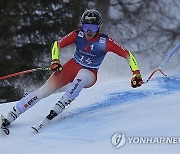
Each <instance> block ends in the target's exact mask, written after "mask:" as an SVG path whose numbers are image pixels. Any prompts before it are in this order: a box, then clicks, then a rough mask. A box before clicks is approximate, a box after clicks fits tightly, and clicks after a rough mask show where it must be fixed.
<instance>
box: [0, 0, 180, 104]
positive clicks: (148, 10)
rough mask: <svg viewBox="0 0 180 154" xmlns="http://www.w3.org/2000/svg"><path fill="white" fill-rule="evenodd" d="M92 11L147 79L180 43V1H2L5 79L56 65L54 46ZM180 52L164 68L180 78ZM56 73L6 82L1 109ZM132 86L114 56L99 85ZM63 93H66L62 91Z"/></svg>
mask: <svg viewBox="0 0 180 154" xmlns="http://www.w3.org/2000/svg"><path fill="white" fill-rule="evenodd" d="M87 9H97V10H98V11H99V12H100V13H101V14H102V19H103V27H102V32H103V33H106V34H108V35H109V36H110V37H112V38H114V39H115V40H116V41H117V42H119V43H120V44H121V45H122V46H124V47H125V48H127V49H128V50H131V51H132V52H133V53H134V55H135V56H136V58H137V60H138V62H139V66H140V69H141V72H142V75H143V77H144V79H146V78H147V77H148V75H149V74H150V73H151V72H152V70H153V69H155V68H157V67H158V66H159V65H160V63H161V62H162V61H163V60H164V59H165V57H166V54H168V52H170V51H171V50H172V49H173V48H174V47H175V46H176V45H177V44H178V43H180V1H179V0H161V1H159V0H26V1H23V0H16V1H14V0H8V1H7V0H0V76H4V75H8V74H11V73H15V72H18V71H23V70H27V69H32V68H36V67H47V66H49V64H50V61H51V44H52V42H54V41H55V40H59V39H61V38H62V37H63V36H64V35H66V34H68V33H69V32H71V31H73V30H75V29H78V28H80V23H79V21H80V17H81V15H82V13H83V12H84V11H85V10H87ZM74 50H75V47H74V45H70V46H68V47H67V48H64V49H62V50H61V57H60V60H61V62H62V64H64V63H65V62H67V60H68V59H70V58H71V57H72V55H73V53H74ZM179 59H180V53H179V52H178V53H177V54H176V55H175V56H173V57H172V59H171V60H170V61H169V62H168V64H167V65H166V66H165V67H164V70H165V71H166V73H176V74H177V73H179V72H180V65H179ZM50 74H51V72H48V71H43V72H34V73H29V74H26V75H23V76H19V77H14V78H11V79H7V80H1V81H0V103H5V102H9V101H15V100H19V99H20V98H21V97H23V95H24V94H25V93H26V92H27V93H29V92H31V91H33V90H35V89H37V88H38V87H40V86H42V85H43V84H44V83H45V82H46V80H47V79H48V77H49V75H50ZM124 79H126V80H130V79H131V71H130V69H129V66H128V63H127V61H125V60H124V59H122V58H119V57H118V56H117V55H115V54H108V55H107V56H106V58H105V60H104V62H103V64H102V66H101V67H100V71H99V77H98V83H105V82H109V81H114V80H124ZM62 90H63V89H62Z"/></svg>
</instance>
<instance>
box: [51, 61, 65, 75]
mask: <svg viewBox="0 0 180 154" xmlns="http://www.w3.org/2000/svg"><path fill="white" fill-rule="evenodd" d="M50 68H51V70H52V71H53V72H54V74H55V75H57V74H59V73H60V72H61V71H62V69H63V68H62V66H61V64H60V61H59V59H53V60H52V61H51V67H50Z"/></svg>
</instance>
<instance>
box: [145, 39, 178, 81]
mask: <svg viewBox="0 0 180 154" xmlns="http://www.w3.org/2000/svg"><path fill="white" fill-rule="evenodd" d="M179 47H180V43H179V44H178V45H177V46H176V47H175V48H174V49H173V50H172V51H171V52H170V53H169V54H168V55H167V56H166V58H165V60H164V61H163V62H162V63H161V64H160V65H159V67H158V68H157V69H155V70H154V71H153V72H152V73H151V74H150V76H149V77H148V79H147V80H146V81H145V82H144V83H147V82H148V81H149V80H150V79H151V78H152V76H153V75H154V74H155V73H156V72H157V71H159V72H160V73H161V74H162V75H164V76H167V74H165V73H164V72H163V71H162V70H161V69H162V68H163V67H164V65H165V64H166V63H167V62H168V61H169V59H170V58H171V57H172V56H173V55H174V53H176V52H177V51H178V49H179Z"/></svg>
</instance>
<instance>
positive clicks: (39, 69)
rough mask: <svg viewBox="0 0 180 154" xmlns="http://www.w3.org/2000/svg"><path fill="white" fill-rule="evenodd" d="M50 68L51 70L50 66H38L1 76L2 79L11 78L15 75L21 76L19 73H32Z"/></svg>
mask: <svg viewBox="0 0 180 154" xmlns="http://www.w3.org/2000/svg"><path fill="white" fill-rule="evenodd" d="M49 70H50V68H49V67H44V68H41V67H38V68H34V69H30V70H26V71H21V72H16V73H13V74H9V75H6V76H2V77H0V80H5V79H9V78H12V77H15V76H19V75H23V74H27V73H31V72H36V71H49Z"/></svg>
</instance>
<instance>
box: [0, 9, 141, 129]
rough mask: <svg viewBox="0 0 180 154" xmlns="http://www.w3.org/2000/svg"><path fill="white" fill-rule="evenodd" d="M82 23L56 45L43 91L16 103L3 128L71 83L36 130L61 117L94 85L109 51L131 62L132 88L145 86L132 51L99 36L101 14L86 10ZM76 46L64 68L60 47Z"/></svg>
mask: <svg viewBox="0 0 180 154" xmlns="http://www.w3.org/2000/svg"><path fill="white" fill-rule="evenodd" d="M80 23H81V29H78V30H74V31H73V32H71V33H69V34H67V35H66V36H64V37H63V38H62V39H60V40H59V41H55V42H54V43H53V46H52V61H51V66H50V68H51V70H52V71H53V74H52V75H51V76H50V78H49V79H48V80H47V82H46V83H45V84H44V85H43V86H42V87H41V88H39V89H38V90H36V91H34V92H32V93H30V94H28V95H27V96H25V97H23V98H22V99H21V100H20V101H18V102H17V104H16V106H14V107H13V109H12V110H10V111H9V112H8V114H7V116H6V117H5V118H4V119H3V122H2V125H1V128H2V127H5V128H8V126H9V125H10V124H11V123H12V122H14V121H15V120H16V119H17V118H18V117H19V116H20V115H21V114H22V113H24V112H25V111H26V110H28V109H29V108H31V107H32V106H34V105H35V104H36V103H37V102H38V101H40V100H41V99H43V98H45V97H47V96H49V95H50V94H52V93H53V92H55V91H56V90H57V89H59V88H61V87H63V86H65V85H67V84H68V83H70V84H69V85H68V87H67V88H66V91H65V94H64V95H63V96H62V97H61V98H60V99H59V100H58V101H57V102H56V103H55V105H54V107H53V108H52V109H51V110H50V112H49V114H48V115H47V116H46V117H45V119H44V120H43V121H42V123H41V124H40V125H41V126H40V125H39V126H36V127H35V129H36V130H37V131H38V130H39V129H41V127H42V126H43V125H46V124H47V123H49V122H50V121H51V120H52V119H53V118H54V117H56V116H57V115H58V114H60V113H61V112H62V111H63V110H64V109H65V108H66V106H68V105H69V104H70V103H71V102H72V101H73V100H74V99H75V98H76V97H77V96H78V95H79V93H80V92H81V90H82V89H83V88H89V87H91V86H93V85H94V84H95V82H96V79H97V73H98V69H99V66H100V65H101V63H102V61H103V59H104V57H105V55H106V54H107V53H108V52H114V53H115V54H117V55H119V56H120V57H123V58H125V59H126V60H127V61H128V63H129V66H130V69H131V71H132V74H133V76H132V79H131V86H132V87H133V88H136V87H139V86H141V85H142V83H143V81H142V78H141V74H140V70H139V67H138V63H137V60H136V59H135V57H134V55H133V54H132V52H130V51H128V50H126V49H125V48H123V47H122V46H121V45H119V44H118V43H117V42H115V41H114V40H113V39H112V38H110V37H109V36H108V35H105V34H101V33H100V29H101V26H102V19H101V15H100V13H99V12H98V11H96V10H86V11H85V12H84V13H83V15H82V17H81V21H80ZM73 43H75V45H76V51H75V53H74V56H73V58H71V59H70V60H69V61H68V62H67V63H66V64H64V65H63V66H61V63H60V60H59V52H60V50H61V48H64V47H66V46H67V45H70V44H73Z"/></svg>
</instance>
